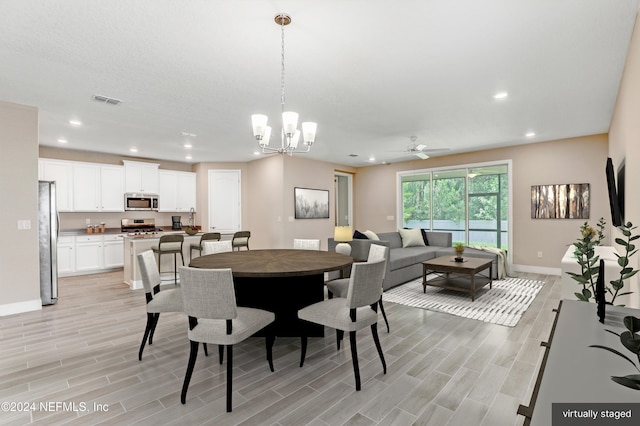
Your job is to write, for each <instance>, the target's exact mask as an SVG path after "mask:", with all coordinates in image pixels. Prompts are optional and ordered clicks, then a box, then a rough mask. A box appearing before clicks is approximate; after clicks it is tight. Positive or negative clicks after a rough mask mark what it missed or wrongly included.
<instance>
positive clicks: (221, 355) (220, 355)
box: [218, 345, 224, 365]
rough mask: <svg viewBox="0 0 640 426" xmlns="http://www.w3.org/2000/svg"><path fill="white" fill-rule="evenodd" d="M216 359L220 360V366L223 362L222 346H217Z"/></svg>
mask: <svg viewBox="0 0 640 426" xmlns="http://www.w3.org/2000/svg"><path fill="white" fill-rule="evenodd" d="M218 358H220V365H222V361H224V345H218Z"/></svg>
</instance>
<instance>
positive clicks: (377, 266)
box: [298, 260, 387, 391]
mask: <svg viewBox="0 0 640 426" xmlns="http://www.w3.org/2000/svg"><path fill="white" fill-rule="evenodd" d="M385 267H386V265H385V261H384V260H379V261H376V262H365V263H355V264H354V265H353V268H352V271H351V277H350V278H349V290H348V292H347V297H346V299H345V298H341V297H337V298H334V299H327V300H323V301H322V302H318V303H314V304H313V305H310V306H307V307H305V308H302V309H300V310H299V311H298V318H300V319H302V320H305V321H310V322H313V323H316V324H321V325H324V326H326V327H331V328H335V329H336V334H338V335H339V334H340V333H341V332H342V333H344V332H345V331H348V332H349V341H350V344H351V358H352V362H353V374H354V375H355V379H356V390H357V391H359V390H360V369H359V367H358V351H357V349H356V331H358V330H361V329H363V328H365V327H367V326H371V334H373V341H374V342H375V344H376V349H377V350H378V355H380V360H381V361H382V369H383V372H384V374H387V364H386V362H385V360H384V354H383V353H382V347H381V346H380V339H379V338H378V300H380V295H381V294H382V276H383V273H384V268H385ZM338 338H340V336H338ZM301 346H302V349H301V353H300V367H302V366H303V364H304V358H305V355H306V352H307V337H306V336H302V340H301Z"/></svg>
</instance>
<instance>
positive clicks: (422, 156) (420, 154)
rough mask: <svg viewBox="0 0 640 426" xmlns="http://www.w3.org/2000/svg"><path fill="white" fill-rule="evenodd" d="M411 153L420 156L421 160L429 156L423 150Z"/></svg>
mask: <svg viewBox="0 0 640 426" xmlns="http://www.w3.org/2000/svg"><path fill="white" fill-rule="evenodd" d="M413 155H415V156H416V157H420V158H422V159H423V160H426V159H427V158H429V156H428V155H427V154H425V153H424V152H414V153H413Z"/></svg>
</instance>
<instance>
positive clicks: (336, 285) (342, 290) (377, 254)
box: [326, 244, 389, 348]
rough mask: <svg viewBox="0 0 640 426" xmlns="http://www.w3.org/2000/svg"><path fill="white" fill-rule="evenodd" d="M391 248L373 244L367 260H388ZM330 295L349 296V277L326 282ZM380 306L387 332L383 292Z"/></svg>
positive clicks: (383, 273)
mask: <svg viewBox="0 0 640 426" xmlns="http://www.w3.org/2000/svg"><path fill="white" fill-rule="evenodd" d="M388 251H389V248H388V247H386V246H382V245H380V244H371V247H370V248H369V255H368V258H367V262H376V261H378V260H384V261H385V262H386V260H387V252H388ZM385 272H386V267H385V270H384V271H383V272H382V279H383V280H384V275H385ZM326 285H327V291H328V293H329V294H328V296H329V298H330V299H331V298H332V297H333V296H336V297H343V298H344V297H347V290H348V289H349V278H340V279H336V280H331V281H327V282H326ZM378 306H380V312H381V313H382V318H384V323H385V324H386V325H387V333H389V321H388V320H387V314H386V312H385V311H384V305H383V304H382V294H381V295H380V300H379V301H378ZM338 348H340V342H339V341H338Z"/></svg>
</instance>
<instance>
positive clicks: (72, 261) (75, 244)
mask: <svg viewBox="0 0 640 426" xmlns="http://www.w3.org/2000/svg"><path fill="white" fill-rule="evenodd" d="M123 265H124V239H123V238H122V236H121V235H83V236H76V237H63V238H60V239H59V240H58V274H59V275H82V274H89V273H96V272H101V271H103V270H108V269H114V268H122V266H123Z"/></svg>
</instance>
